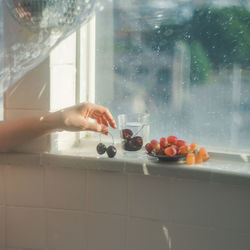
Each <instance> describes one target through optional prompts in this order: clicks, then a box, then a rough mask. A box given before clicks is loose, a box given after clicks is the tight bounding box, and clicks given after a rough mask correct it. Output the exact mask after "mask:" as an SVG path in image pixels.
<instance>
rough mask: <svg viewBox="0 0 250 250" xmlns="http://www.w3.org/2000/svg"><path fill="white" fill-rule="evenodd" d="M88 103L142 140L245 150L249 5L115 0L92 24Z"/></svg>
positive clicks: (249, 106) (249, 123) (249, 127)
mask: <svg viewBox="0 0 250 250" xmlns="http://www.w3.org/2000/svg"><path fill="white" fill-rule="evenodd" d="M96 38H97V40H96V43H97V46H96V102H97V103H99V104H102V105H106V106H108V107H109V108H110V109H111V111H112V112H113V113H114V115H115V116H117V115H118V114H121V113H131V112H148V113H149V114H150V138H151V139H154V138H155V139H159V138H160V137H162V136H168V135H175V136H178V137H180V138H183V139H185V140H187V141H195V142H197V143H199V144H202V145H207V146H212V147H214V148H223V149H234V150H236V149H237V150H238V149H240V150H248V149H249V148H250V143H249V142H250V56H249V55H250V3H249V1H243V0H242V1H231V0H224V1H208V0H207V1H189V0H179V1H176V0H167V1H166V0H164V1H163V0H148V1H146V0H130V1H123V0H119V1H118V0H116V1H114V2H113V6H112V8H106V9H104V11H103V12H102V13H99V14H98V15H97V19H96Z"/></svg>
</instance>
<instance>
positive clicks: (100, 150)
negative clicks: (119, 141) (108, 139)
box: [96, 142, 107, 155]
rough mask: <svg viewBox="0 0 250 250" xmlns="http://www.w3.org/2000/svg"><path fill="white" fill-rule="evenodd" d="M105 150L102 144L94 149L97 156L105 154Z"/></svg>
mask: <svg viewBox="0 0 250 250" xmlns="http://www.w3.org/2000/svg"><path fill="white" fill-rule="evenodd" d="M106 150H107V148H106V146H105V145H104V144H103V143H101V142H100V143H99V144H98V145H97V147H96V151H97V153H98V154H99V155H103V154H104V153H105V152H106Z"/></svg>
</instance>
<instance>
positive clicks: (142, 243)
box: [127, 218, 172, 250]
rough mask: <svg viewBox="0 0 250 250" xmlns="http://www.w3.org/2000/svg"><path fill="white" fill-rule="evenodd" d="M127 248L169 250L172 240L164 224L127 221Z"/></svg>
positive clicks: (137, 219)
mask: <svg viewBox="0 0 250 250" xmlns="http://www.w3.org/2000/svg"><path fill="white" fill-rule="evenodd" d="M127 233H128V247H127V249H136V250H152V249H157V250H168V249H169V250H171V249H172V248H171V247H172V239H171V233H170V232H169V229H168V225H167V223H165V222H161V221H155V220H146V219H139V218H129V219H128V229H127Z"/></svg>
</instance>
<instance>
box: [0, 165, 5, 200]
mask: <svg viewBox="0 0 250 250" xmlns="http://www.w3.org/2000/svg"><path fill="white" fill-rule="evenodd" d="M3 204H4V166H0V205H3Z"/></svg>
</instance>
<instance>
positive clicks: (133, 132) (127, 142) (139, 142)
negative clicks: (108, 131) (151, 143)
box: [118, 113, 149, 151]
mask: <svg viewBox="0 0 250 250" xmlns="http://www.w3.org/2000/svg"><path fill="white" fill-rule="evenodd" d="M118 124H119V129H120V137H121V145H122V148H123V149H124V150H125V151H138V150H140V149H142V147H143V145H144V142H145V141H147V140H148V136H149V114H144V113H138V114H121V115H119V116H118Z"/></svg>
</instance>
